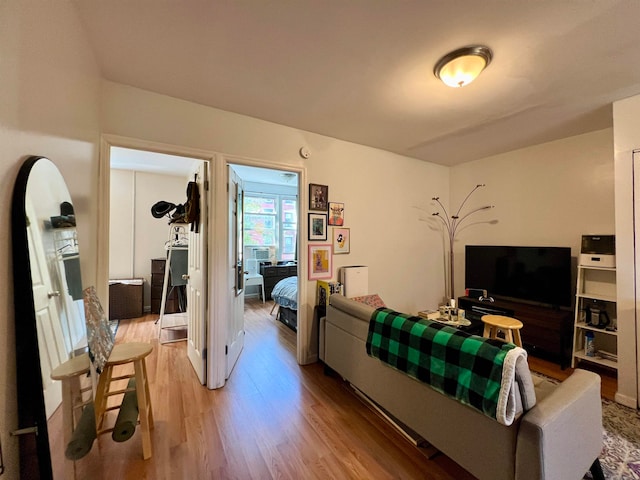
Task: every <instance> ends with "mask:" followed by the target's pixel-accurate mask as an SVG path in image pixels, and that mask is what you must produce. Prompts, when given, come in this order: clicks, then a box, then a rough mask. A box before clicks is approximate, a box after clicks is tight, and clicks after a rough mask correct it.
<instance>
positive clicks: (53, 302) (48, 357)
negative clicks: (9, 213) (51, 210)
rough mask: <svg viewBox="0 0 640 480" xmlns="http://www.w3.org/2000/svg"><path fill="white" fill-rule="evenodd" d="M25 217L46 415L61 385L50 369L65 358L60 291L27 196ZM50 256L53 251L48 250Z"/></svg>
mask: <svg viewBox="0 0 640 480" xmlns="http://www.w3.org/2000/svg"><path fill="white" fill-rule="evenodd" d="M26 210H27V216H28V218H29V219H30V222H29V226H28V227H27V235H28V241H29V258H30V259H31V281H32V285H33V300H34V307H35V311H36V328H37V332H38V350H39V353H40V369H41V373H42V387H43V394H44V403H45V409H46V412H47V418H49V416H50V415H51V414H52V413H53V412H54V411H55V409H56V408H58V406H59V405H60V403H62V388H61V383H60V382H59V381H55V380H52V379H51V371H52V370H53V369H54V368H56V367H57V366H58V365H60V364H61V363H63V362H65V361H67V360H68V355H67V352H66V348H65V342H64V337H63V334H62V326H61V324H60V316H59V314H58V311H59V310H58V308H59V306H58V305H57V302H58V301H59V299H60V292H59V291H54V290H53V289H52V285H51V277H50V276H49V270H48V267H47V265H48V263H47V254H46V252H45V249H44V243H43V239H42V237H41V235H40V230H39V228H38V220H37V217H36V214H35V211H34V209H33V205H32V204H31V202H30V201H29V198H28V197H27V200H26ZM50 253H51V256H54V255H55V252H50Z"/></svg>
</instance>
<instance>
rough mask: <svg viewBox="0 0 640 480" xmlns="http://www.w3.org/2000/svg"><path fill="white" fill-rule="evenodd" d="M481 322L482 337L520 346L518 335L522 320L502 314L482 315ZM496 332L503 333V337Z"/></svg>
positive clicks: (520, 340) (520, 341)
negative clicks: (482, 326)
mask: <svg viewBox="0 0 640 480" xmlns="http://www.w3.org/2000/svg"><path fill="white" fill-rule="evenodd" d="M482 322H483V323H484V332H483V333H482V336H483V337H485V338H493V339H498V340H504V341H505V342H509V343H514V344H516V345H517V346H518V347H520V348H522V338H521V337H520V329H521V328H522V322H521V321H520V320H516V319H515V318H511V317H506V316H504V315H483V316H482ZM498 332H502V333H503V334H504V339H503V338H501V337H499V336H498Z"/></svg>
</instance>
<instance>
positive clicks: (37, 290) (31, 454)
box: [12, 157, 91, 479]
mask: <svg viewBox="0 0 640 480" xmlns="http://www.w3.org/2000/svg"><path fill="white" fill-rule="evenodd" d="M12 241H13V273H14V302H15V331H16V356H17V358H16V365H17V396H18V417H19V418H18V421H19V430H18V432H17V433H18V434H20V435H19V436H20V469H21V473H20V476H21V478H30V479H31V478H44V479H48V478H69V474H70V472H71V473H72V471H73V468H74V464H73V461H70V460H68V459H67V458H65V449H66V448H67V443H68V442H67V441H68V433H67V434H65V425H67V424H68V418H66V419H65V418H63V416H64V415H63V413H64V412H63V411H62V410H63V408H62V397H63V382H62V381H60V380H59V379H58V380H54V379H53V378H52V373H54V376H55V372H56V371H59V369H60V367H61V365H62V366H64V364H65V362H69V361H70V360H72V359H74V358H75V359H76V360H77V358H78V357H80V356H82V355H85V356H86V355H87V354H86V350H87V348H86V346H87V342H86V330H85V320H84V305H83V300H82V279H81V275H80V255H79V249H78V239H77V230H76V222H75V214H74V211H73V202H72V200H71V196H70V194H69V190H68V189H67V186H66V184H65V181H64V178H63V177H62V175H61V173H60V171H59V170H58V168H57V167H56V166H55V165H54V163H53V162H51V161H50V160H49V159H47V158H44V157H29V158H28V159H27V160H26V161H25V162H24V164H23V165H22V167H21V169H20V172H19V174H18V177H17V179H16V183H15V187H14V192H13V204H12ZM56 369H58V370H56ZM81 377H83V378H81ZM77 380H78V382H80V381H81V382H82V383H83V387H82V388H83V389H84V390H85V391H88V392H89V393H88V395H89V396H91V379H90V377H89V376H88V375H87V374H86V372H85V374H84V375H78V379H77ZM86 384H88V385H89V387H86V386H85V385H86ZM76 393H77V392H76ZM64 394H67V393H64ZM65 420H66V422H65ZM71 421H72V422H73V419H72V420H71ZM65 436H66V438H65ZM88 448H91V445H89V447H88ZM52 460H53V461H52ZM52 465H53V466H52ZM70 468H71V470H70Z"/></svg>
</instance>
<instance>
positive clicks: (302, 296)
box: [207, 154, 317, 388]
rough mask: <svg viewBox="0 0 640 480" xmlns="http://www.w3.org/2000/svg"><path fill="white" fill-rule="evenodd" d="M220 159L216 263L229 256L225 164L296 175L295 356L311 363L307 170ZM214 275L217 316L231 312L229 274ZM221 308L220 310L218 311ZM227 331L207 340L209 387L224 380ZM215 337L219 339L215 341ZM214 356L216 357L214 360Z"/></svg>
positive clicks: (232, 157) (223, 156) (227, 157)
mask: <svg viewBox="0 0 640 480" xmlns="http://www.w3.org/2000/svg"><path fill="white" fill-rule="evenodd" d="M219 157H220V160H221V161H219V162H218V163H217V164H216V166H215V169H216V171H215V174H214V176H213V177H214V182H215V186H214V190H215V192H216V193H215V200H214V210H215V213H214V221H213V222H212V223H214V229H215V233H216V237H214V238H216V239H224V245H223V244H222V243H223V242H214V243H215V247H214V248H215V250H216V251H215V252H214V255H215V256H216V257H217V258H219V259H220V260H221V261H222V262H223V263H219V265H226V261H227V258H228V250H229V248H230V246H229V240H228V239H229V231H228V228H229V218H228V216H229V205H228V194H227V173H226V172H227V166H228V165H246V166H249V167H259V168H267V169H271V170H282V171H285V172H292V173H296V174H297V175H298V235H297V245H298V306H299V308H298V332H297V333H298V334H297V336H296V360H297V362H298V364H300V365H304V364H307V363H311V362H313V361H315V360H316V359H317V355H312V354H311V352H310V351H309V348H308V345H307V343H306V342H305V341H304V339H307V338H309V336H310V333H311V332H310V325H309V323H310V322H308V321H307V318H308V310H309V309H310V308H311V309H313V306H311V307H310V308H309V307H308V305H307V301H306V299H307V282H306V281H304V279H306V277H307V251H306V235H305V234H304V232H306V231H307V219H306V215H303V211H304V212H306V209H305V205H307V192H306V189H305V188H303V186H304V185H306V184H307V172H306V168H305V167H303V166H294V165H286V164H282V163H277V162H271V161H266V160H258V159H252V158H247V157H240V156H235V155H227V154H220V156H219ZM214 275H215V277H216V278H215V279H213V282H212V283H214V284H218V285H221V286H224V288H219V289H218V290H217V292H215V293H214V295H216V294H217V295H218V297H217V298H216V297H214V299H213V302H214V305H215V306H216V310H217V315H219V317H218V318H226V315H228V314H230V312H228V311H227V302H226V300H225V298H224V296H223V295H224V292H227V291H229V290H230V288H231V286H230V285H227V284H226V283H227V282H228V275H227V272H226V269H225V268H220V269H218V271H215V272H214ZM220 309H222V311H220ZM214 323H216V324H217V325H216V326H213V325H212V328H213V329H216V328H222V324H225V325H226V323H225V322H214ZM226 335H227V332H226V331H215V332H214V335H212V336H211V337H209V340H210V341H211V343H210V344H209V348H208V352H209V357H208V358H209V360H211V363H209V365H210V366H211V368H209V369H208V370H207V372H208V376H209V378H208V385H209V388H218V387H222V386H223V385H224V382H225V373H226V369H225V365H226V362H225V358H224V355H225V343H226V338H227V337H226ZM216 339H217V340H218V341H217V342H216ZM216 360H217V361H216Z"/></svg>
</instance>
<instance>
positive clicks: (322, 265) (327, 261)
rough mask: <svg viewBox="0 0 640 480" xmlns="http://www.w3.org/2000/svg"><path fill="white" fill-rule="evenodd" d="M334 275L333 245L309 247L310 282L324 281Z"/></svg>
mask: <svg viewBox="0 0 640 480" xmlns="http://www.w3.org/2000/svg"><path fill="white" fill-rule="evenodd" d="M332 275H333V255H332V248H331V245H329V244H326V245H309V280H322V279H325V278H331V277H332Z"/></svg>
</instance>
